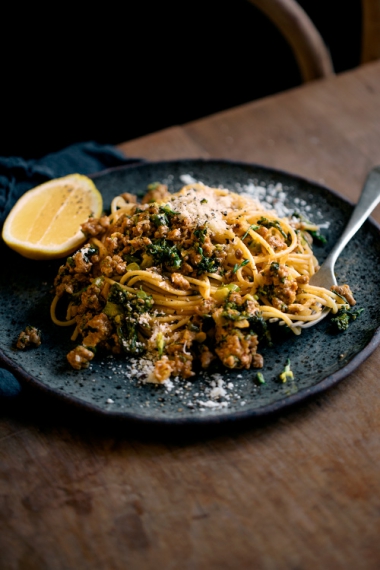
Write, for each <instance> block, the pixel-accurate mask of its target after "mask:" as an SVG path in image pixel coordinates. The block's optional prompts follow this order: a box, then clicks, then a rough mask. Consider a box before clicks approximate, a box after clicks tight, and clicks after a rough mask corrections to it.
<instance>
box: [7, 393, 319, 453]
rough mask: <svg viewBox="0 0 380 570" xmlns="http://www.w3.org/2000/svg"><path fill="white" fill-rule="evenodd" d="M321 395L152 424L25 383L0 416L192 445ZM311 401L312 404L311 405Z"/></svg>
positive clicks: (267, 424) (305, 409) (271, 421)
mask: <svg viewBox="0 0 380 570" xmlns="http://www.w3.org/2000/svg"><path fill="white" fill-rule="evenodd" d="M320 400H321V399H320V397H318V396H315V397H312V398H311V399H310V400H309V401H308V404H306V405H305V404H302V405H301V406H300V405H294V406H291V407H289V408H288V409H286V410H284V409H282V410H279V411H278V412H276V411H274V412H273V411H272V412H271V413H270V415H267V416H260V417H256V418H252V417H251V418H248V419H246V418H243V419H227V420H223V421H222V422H220V423H210V424H207V423H206V424H205V423H196V422H194V423H190V424H187V423H186V424H170V423H168V424H156V423H154V424H152V423H148V422H144V421H141V420H133V419H129V418H125V417H117V416H111V415H110V416H107V415H103V414H99V413H97V412H96V411H93V410H89V409H87V408H83V407H81V406H80V405H78V406H75V405H73V404H69V403H67V402H64V401H62V400H59V399H57V398H55V397H51V396H50V395H47V394H46V393H44V392H40V391H39V390H36V389H35V388H30V387H28V386H26V387H24V388H23V389H22V392H21V394H19V395H18V396H17V397H14V398H10V399H7V400H2V401H1V400H0V416H1V417H2V418H3V420H6V421H9V422H13V421H16V422H20V423H22V424H23V425H24V426H29V427H32V426H33V427H34V428H36V429H40V430H42V431H44V432H46V431H49V430H54V431H57V430H58V431H60V430H69V431H70V432H71V433H72V435H73V436H76V437H79V438H84V439H88V438H89V437H91V438H92V439H94V438H95V439H103V438H112V439H115V440H126V439H127V440H136V441H140V442H142V443H144V442H145V443H158V442H160V443H169V444H170V443H171V444H174V445H175V444H181V445H184V444H185V445H186V444H189V445H191V444H192V443H196V442H199V441H200V440H201V441H203V442H204V441H205V440H207V439H214V438H220V437H225V436H228V437H234V436H238V435H241V434H243V433H245V432H251V431H252V430H253V431H255V430H262V429H269V430H271V429H276V427H277V426H278V424H283V422H287V421H288V420H287V418H289V417H290V416H292V415H294V413H296V414H297V415H298V414H302V415H305V414H306V415H307V414H310V413H312V409H313V408H314V406H320V405H322V404H321V401H320ZM310 404H312V406H310Z"/></svg>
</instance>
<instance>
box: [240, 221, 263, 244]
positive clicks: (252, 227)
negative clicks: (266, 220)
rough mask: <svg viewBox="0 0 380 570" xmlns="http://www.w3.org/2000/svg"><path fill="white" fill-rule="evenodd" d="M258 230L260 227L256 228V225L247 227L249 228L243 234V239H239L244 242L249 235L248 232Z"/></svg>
mask: <svg viewBox="0 0 380 570" xmlns="http://www.w3.org/2000/svg"><path fill="white" fill-rule="evenodd" d="M259 228H260V226H257V225H256V224H252V225H251V226H249V228H248V229H247V231H246V232H245V234H244V235H243V237H242V238H241V239H242V241H243V240H245V238H246V237H247V235H248V234H249V230H258V229H259Z"/></svg>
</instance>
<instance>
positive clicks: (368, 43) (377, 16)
mask: <svg viewBox="0 0 380 570" xmlns="http://www.w3.org/2000/svg"><path fill="white" fill-rule="evenodd" d="M361 2H362V46H361V63H367V62H369V61H374V60H376V59H380V0H361Z"/></svg>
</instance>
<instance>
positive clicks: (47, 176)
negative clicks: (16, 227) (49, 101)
mask: <svg viewBox="0 0 380 570" xmlns="http://www.w3.org/2000/svg"><path fill="white" fill-rule="evenodd" d="M142 162H144V160H143V159H140V158H127V157H125V156H124V155H123V154H122V153H121V152H120V151H118V150H117V149H116V148H115V147H114V146H112V145H104V144H99V143H97V142H94V141H88V142H83V143H76V144H73V145H70V146H68V147H66V148H64V149H63V150H60V151H58V152H54V153H52V154H48V155H47V156H45V157H43V158H39V159H36V160H24V159H23V158H20V157H9V158H1V157H0V229H1V226H2V225H3V223H4V220H5V218H6V217H7V215H8V213H9V212H10V210H11V208H12V207H13V206H14V204H15V203H16V201H17V200H18V199H19V198H20V197H21V196H22V195H23V194H24V193H25V192H26V191H27V190H30V189H31V188H34V187H35V186H37V185H38V184H42V183H43V182H46V181H47V180H51V179H53V178H59V177H61V176H66V175H67V174H73V173H78V174H85V175H89V174H93V173H95V172H99V171H101V170H105V169H106V168H111V167H115V166H122V165H132V164H139V163H142ZM20 393H21V387H20V385H19V383H18V381H17V380H16V378H15V377H14V376H13V375H12V374H11V373H10V372H8V371H7V370H4V369H1V368H0V400H3V399H4V398H5V399H9V398H12V397H13V398H14V397H15V396H17V395H19V394H20Z"/></svg>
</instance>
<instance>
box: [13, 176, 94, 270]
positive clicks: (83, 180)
mask: <svg viewBox="0 0 380 570" xmlns="http://www.w3.org/2000/svg"><path fill="white" fill-rule="evenodd" d="M102 210H103V199H102V195H101V194H100V192H99V190H98V189H97V188H96V186H95V184H94V183H93V181H92V180H91V179H90V178H88V177H87V176H84V175H82V174H69V175H68V176H64V177H62V178H55V179H54V180H49V182H45V183H44V184H41V185H39V186H36V187H35V188H32V189H31V190H29V191H28V192H26V193H25V194H24V195H23V196H22V197H21V198H20V199H19V200H18V201H17V202H16V204H15V205H14V206H13V208H12V210H11V211H10V212H9V214H8V216H7V218H6V220H5V222H4V226H3V231H2V237H3V239H4V241H5V243H6V244H7V245H8V246H9V247H10V248H12V249H14V250H15V251H17V252H18V253H20V254H21V255H23V256H24V257H28V258H29V259H55V258H60V257H65V256H66V255H69V254H70V253H72V252H73V251H75V250H76V249H77V248H78V247H79V246H80V245H82V244H83V243H84V242H85V240H86V238H85V236H84V234H83V232H82V230H81V227H80V226H81V224H83V223H84V222H86V221H87V219H88V218H89V217H90V216H94V217H99V216H100V215H101V213H102Z"/></svg>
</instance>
